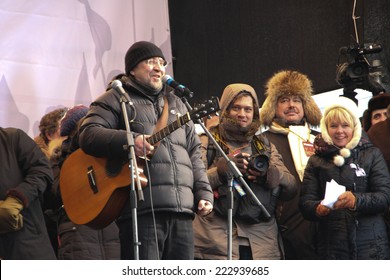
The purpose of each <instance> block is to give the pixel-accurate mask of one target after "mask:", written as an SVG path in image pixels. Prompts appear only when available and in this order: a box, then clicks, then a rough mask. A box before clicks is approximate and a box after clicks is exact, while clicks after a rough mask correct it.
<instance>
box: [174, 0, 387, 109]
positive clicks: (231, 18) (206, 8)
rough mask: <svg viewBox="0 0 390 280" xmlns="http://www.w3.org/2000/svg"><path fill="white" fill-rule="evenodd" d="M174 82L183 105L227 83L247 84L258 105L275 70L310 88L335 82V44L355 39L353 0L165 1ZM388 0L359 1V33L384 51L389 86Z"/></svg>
mask: <svg viewBox="0 0 390 280" xmlns="http://www.w3.org/2000/svg"><path fill="white" fill-rule="evenodd" d="M168 4H169V18H170V27H171V43H172V56H173V71H174V72H173V74H174V76H175V80H176V81H178V82H180V83H181V84H183V85H185V86H187V87H188V88H190V89H191V90H192V91H193V92H194V93H195V96H194V97H193V98H192V99H191V100H189V101H190V103H197V102H202V101H203V100H205V99H207V98H208V97H209V96H221V94H222V91H223V89H224V88H225V86H227V85H228V84H230V83H237V82H240V83H248V84H250V85H252V86H253V87H254V88H255V90H256V92H257V94H258V97H259V101H260V103H261V104H262V102H263V101H264V95H263V93H264V85H265V83H266V81H267V80H268V79H269V78H270V77H271V76H272V75H273V74H274V73H275V72H277V71H279V70H284V69H292V70H298V71H300V72H302V73H304V74H306V75H308V76H309V78H310V79H311V80H312V81H313V87H314V91H315V93H322V92H326V91H330V90H334V89H338V88H341V86H340V85H339V84H338V83H337V82H336V65H337V64H338V63H339V62H346V57H345V56H340V55H339V49H340V48H341V47H344V46H350V45H352V44H353V43H354V42H355V39H356V36H355V29H354V21H353V19H352V14H353V4H354V1H353V0H326V1H324V0H276V1H266V0H198V1H193V0H169V1H168ZM389 11H390V1H388V0H370V1H363V0H358V1H357V6H356V12H355V15H356V16H358V17H360V18H359V19H357V21H356V22H357V29H358V39H359V42H360V43H361V44H363V43H377V44H380V45H381V46H382V48H383V50H382V51H381V52H379V53H375V54H370V55H366V58H367V59H368V61H369V62H370V63H371V61H372V60H373V59H380V60H381V62H382V65H383V66H384V67H383V69H382V68H379V69H377V70H382V72H383V73H384V75H385V77H382V76H383V75H381V77H380V79H381V82H382V85H383V86H384V87H385V89H386V91H388V89H389V85H388V78H387V76H388V72H389V69H388V68H389V65H390V64H389V62H390V61H389V55H390V54H389V47H388V45H389V44H390V42H389V41H390V38H389V36H390V15H389Z"/></svg>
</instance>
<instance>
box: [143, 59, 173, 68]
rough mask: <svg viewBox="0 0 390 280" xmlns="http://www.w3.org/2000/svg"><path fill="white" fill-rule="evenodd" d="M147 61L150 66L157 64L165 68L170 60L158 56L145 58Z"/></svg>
mask: <svg viewBox="0 0 390 280" xmlns="http://www.w3.org/2000/svg"><path fill="white" fill-rule="evenodd" d="M145 63H146V64H147V65H149V66H157V65H158V66H159V67H161V68H165V67H166V66H167V65H168V62H166V61H165V60H164V59H162V58H157V57H154V58H149V59H147V60H145Z"/></svg>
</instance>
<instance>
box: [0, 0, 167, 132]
mask: <svg viewBox="0 0 390 280" xmlns="http://www.w3.org/2000/svg"><path fill="white" fill-rule="evenodd" d="M0 34H1V44H0V126H1V127H8V126H12V127H18V128H21V129H23V130H24V131H26V132H27V133H28V134H29V135H30V136H31V137H34V136H36V135H38V134H39V131H38V125H39V121H40V119H41V117H42V116H43V115H44V114H46V113H48V112H49V111H52V110H54V109H56V108H58V107H64V106H65V107H71V106H73V105H75V104H84V105H87V106H88V105H89V104H90V102H91V101H92V100H93V99H95V98H96V97H97V96H99V95H100V94H102V93H103V92H104V91H105V88H106V86H107V84H108V82H109V81H110V80H111V78H112V77H113V76H114V75H116V74H118V73H120V72H124V56H125V54H126V51H127V50H128V48H129V47H130V45H132V44H133V43H134V42H136V41H140V40H145V41H150V42H153V43H155V44H156V45H157V46H159V47H160V48H161V49H162V50H163V52H164V54H165V56H166V59H167V60H168V61H171V57H172V55H171V42H170V30H169V16H168V3H167V0H163V1H162V0H111V1H107V0H55V1H53V0H1V2H0ZM167 72H168V73H170V72H171V68H168V69H167Z"/></svg>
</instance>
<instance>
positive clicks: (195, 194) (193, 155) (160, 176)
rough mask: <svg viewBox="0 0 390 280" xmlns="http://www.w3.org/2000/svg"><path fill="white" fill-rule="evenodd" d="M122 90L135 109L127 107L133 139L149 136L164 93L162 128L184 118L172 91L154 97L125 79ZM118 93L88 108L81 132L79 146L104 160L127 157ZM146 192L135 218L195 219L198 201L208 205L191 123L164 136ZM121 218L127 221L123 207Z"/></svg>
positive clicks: (109, 93)
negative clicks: (162, 214)
mask: <svg viewBox="0 0 390 280" xmlns="http://www.w3.org/2000/svg"><path fill="white" fill-rule="evenodd" d="M122 83H123V87H124V89H125V90H126V92H127V93H128V94H129V96H130V99H131V102H132V103H133V104H134V106H132V107H130V106H127V114H128V118H129V120H132V121H131V122H130V130H131V132H132V134H133V135H134V137H135V136H136V135H139V134H146V135H152V134H153V129H154V127H155V124H156V122H157V120H158V118H159V117H160V115H161V113H162V110H163V107H164V98H163V97H164V95H165V96H166V97H167V100H168V104H169V110H168V112H169V116H168V121H167V125H168V124H169V123H172V122H173V121H175V120H177V114H181V115H184V114H185V113H186V112H187V108H186V106H185V105H184V103H183V102H182V101H181V100H180V99H179V98H178V97H177V96H176V95H174V93H172V92H167V93H164V92H160V93H159V94H158V96H156V98H155V100H154V98H152V97H150V96H148V95H145V94H143V93H141V92H140V91H139V90H137V89H136V88H134V87H133V86H131V85H130V84H129V83H127V82H126V81H122ZM120 98H121V95H120V94H118V93H117V92H116V91H115V90H113V89H110V90H108V91H107V92H106V93H104V94H103V95H102V96H100V97H99V98H98V99H97V100H96V101H95V102H93V103H92V104H91V106H90V110H89V112H88V114H87V116H86V118H85V120H84V122H83V123H82V126H81V128H80V146H81V148H82V149H83V150H84V151H85V152H86V153H87V154H91V155H93V156H98V157H107V158H108V159H112V158H116V159H126V158H127V152H126V151H125V150H124V148H123V147H124V145H126V144H127V141H126V130H125V124H124V120H123V119H124V118H123V114H122V110H121V102H120ZM149 169H150V183H151V186H152V188H151V193H152V195H151V196H150V189H149V187H146V188H144V189H143V192H144V197H145V201H144V202H142V203H140V204H139V205H138V214H140V215H141V214H142V213H148V212H151V205H152V202H153V207H154V211H166V212H178V213H186V214H189V215H191V216H193V215H194V205H198V202H199V201H200V200H201V199H205V200H208V201H211V202H213V195H212V191H211V188H210V185H209V183H208V178H207V175H206V172H205V167H204V164H203V162H202V159H201V152H200V140H199V138H198V136H197V135H196V133H195V129H194V124H193V123H192V121H191V122H189V123H188V124H187V125H183V126H182V127H180V128H179V129H177V130H175V131H174V132H172V133H171V134H170V135H168V136H167V137H165V138H164V139H163V140H162V141H161V142H160V144H159V146H158V148H157V149H156V150H155V152H154V154H153V157H152V159H151V160H150V161H149ZM122 214H123V215H122V218H125V217H130V214H131V213H130V207H129V205H127V206H125V209H124V210H123V211H122Z"/></svg>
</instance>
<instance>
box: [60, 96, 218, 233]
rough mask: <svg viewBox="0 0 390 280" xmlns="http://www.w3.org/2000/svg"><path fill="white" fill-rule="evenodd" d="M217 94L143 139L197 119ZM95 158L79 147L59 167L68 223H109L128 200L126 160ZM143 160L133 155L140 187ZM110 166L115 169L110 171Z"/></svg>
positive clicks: (212, 107)
mask: <svg viewBox="0 0 390 280" xmlns="http://www.w3.org/2000/svg"><path fill="white" fill-rule="evenodd" d="M219 109H220V108H219V101H218V98H217V97H212V98H211V99H209V100H207V101H206V102H204V103H202V104H201V105H199V106H197V107H195V108H194V109H193V110H191V111H190V112H187V113H186V114H185V115H183V116H178V117H177V120H176V121H174V122H172V123H170V124H169V125H168V126H166V127H165V128H163V129H162V130H160V131H158V132H156V133H155V134H153V135H152V136H150V138H148V139H147V141H148V142H149V143H150V144H151V145H155V144H157V143H158V142H160V141H161V140H162V139H163V138H165V137H167V136H168V135H169V134H171V133H172V132H173V131H175V130H176V129H178V128H180V127H182V126H183V125H185V124H186V123H188V122H189V121H191V120H193V121H194V120H198V119H201V118H203V117H206V116H208V115H210V114H212V113H214V112H217V111H218V110H219ZM113 161H115V159H113V160H112V159H110V160H108V159H107V158H97V157H93V156H91V155H88V154H86V153H84V152H83V151H82V150H81V149H78V150H76V151H75V152H73V153H72V154H70V155H69V156H68V157H67V158H66V160H65V161H64V164H63V165H62V168H61V173H60V191H61V196H62V201H63V204H64V208H65V211H66V213H67V215H68V217H69V218H70V220H71V221H72V222H74V223H75V224H80V225H88V226H90V227H92V228H96V229H100V228H104V227H106V226H107V225H109V224H110V223H111V222H113V221H114V220H115V219H116V218H117V217H118V216H119V215H120V212H121V210H122V209H123V207H124V205H125V204H126V202H127V200H128V199H129V193H130V187H129V186H130V184H131V176H130V169H129V167H128V162H120V163H118V162H113ZM144 164H145V160H143V159H141V158H137V166H138V168H137V169H138V170H137V172H134V173H138V174H134V175H135V177H136V178H137V179H136V180H137V182H139V183H140V184H141V186H142V187H145V186H146V185H147V179H146V177H145V176H144V174H143V165H144ZM112 167H114V169H115V168H116V169H117V170H112Z"/></svg>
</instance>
